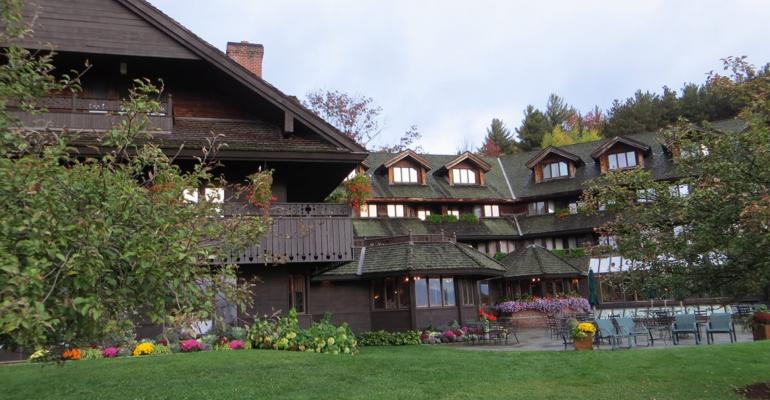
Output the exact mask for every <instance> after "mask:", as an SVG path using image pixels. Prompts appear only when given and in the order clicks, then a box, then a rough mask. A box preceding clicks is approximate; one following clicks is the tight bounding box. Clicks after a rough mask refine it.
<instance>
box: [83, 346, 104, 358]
mask: <svg viewBox="0 0 770 400" xmlns="http://www.w3.org/2000/svg"><path fill="white" fill-rule="evenodd" d="M80 354H81V357H82V358H83V359H84V360H97V359H100V358H102V351H101V350H99V349H85V350H83V351H81V352H80Z"/></svg>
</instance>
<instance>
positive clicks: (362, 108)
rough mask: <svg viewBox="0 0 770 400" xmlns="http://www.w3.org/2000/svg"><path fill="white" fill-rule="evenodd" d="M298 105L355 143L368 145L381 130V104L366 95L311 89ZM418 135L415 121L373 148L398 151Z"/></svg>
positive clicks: (411, 145)
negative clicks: (392, 140)
mask: <svg viewBox="0 0 770 400" xmlns="http://www.w3.org/2000/svg"><path fill="white" fill-rule="evenodd" d="M302 105H303V106H305V107H306V108H308V109H309V110H310V111H313V112H314V113H316V115H318V116H319V117H321V118H323V119H324V120H326V122H328V123H330V124H331V125H333V126H334V127H335V128H337V129H339V130H340V131H341V132H342V133H344V134H345V135H347V136H348V137H349V138H351V139H353V140H354V141H355V142H356V143H358V144H360V145H362V146H364V147H367V148H370V147H372V141H373V140H374V139H375V138H377V137H378V136H379V135H380V133H381V132H382V123H381V121H380V114H381V113H382V107H380V106H378V105H376V104H375V103H374V99H372V98H371V97H367V96H352V95H350V94H347V93H343V92H340V91H338V90H326V91H323V90H315V91H312V92H309V93H307V95H306V96H305V101H303V102H302ZM421 138H422V135H421V134H420V132H419V131H418V130H417V125H412V126H411V127H409V129H408V130H406V132H404V134H403V135H402V136H401V137H400V138H399V139H398V141H397V142H396V143H394V144H385V145H381V146H379V147H375V149H376V150H377V151H385V152H400V151H403V150H406V149H407V148H413V149H414V150H416V151H420V150H421V148H420V147H419V146H417V147H414V146H416V145H417V143H418V142H419V141H420V139H421Z"/></svg>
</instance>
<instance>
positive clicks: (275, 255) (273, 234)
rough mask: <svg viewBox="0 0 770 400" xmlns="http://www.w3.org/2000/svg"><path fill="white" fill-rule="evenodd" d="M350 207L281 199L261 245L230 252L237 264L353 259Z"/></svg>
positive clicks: (271, 211)
mask: <svg viewBox="0 0 770 400" xmlns="http://www.w3.org/2000/svg"><path fill="white" fill-rule="evenodd" d="M350 214H351V211H350V207H348V206H347V205H345V204H327V203H278V204H274V205H272V206H271V207H270V217H271V218H272V226H271V227H270V229H269V230H268V232H267V233H266V234H265V235H264V236H263V237H262V238H261V240H260V243H259V245H258V246H257V245H254V246H249V247H248V248H246V249H245V250H243V251H241V252H238V253H235V254H233V255H231V257H229V258H228V259H227V260H225V262H229V263H235V264H283V263H313V262H345V261H351V260H353V224H352V222H351V218H350Z"/></svg>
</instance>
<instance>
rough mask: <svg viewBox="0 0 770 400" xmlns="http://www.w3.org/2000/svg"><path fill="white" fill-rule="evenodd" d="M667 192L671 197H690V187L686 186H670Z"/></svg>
mask: <svg viewBox="0 0 770 400" xmlns="http://www.w3.org/2000/svg"><path fill="white" fill-rule="evenodd" d="M668 190H669V192H670V193H671V196H672V197H681V198H684V197H687V196H689V195H690V185H687V184H676V185H671V186H669V187H668Z"/></svg>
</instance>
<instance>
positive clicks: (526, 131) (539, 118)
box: [516, 105, 551, 151]
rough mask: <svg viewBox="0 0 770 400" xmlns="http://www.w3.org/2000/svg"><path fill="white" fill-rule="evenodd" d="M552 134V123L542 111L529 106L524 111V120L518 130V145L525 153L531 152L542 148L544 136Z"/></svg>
mask: <svg viewBox="0 0 770 400" xmlns="http://www.w3.org/2000/svg"><path fill="white" fill-rule="evenodd" d="M548 132H551V123H550V122H549V121H548V117H546V116H545V114H543V112H542V111H540V110H538V109H537V108H535V107H534V106H533V105H528V106H527V108H526V109H525V110H524V119H522V120H521V126H520V127H519V128H516V133H517V134H518V136H519V141H518V145H519V147H520V148H521V149H522V150H524V151H529V150H532V149H534V148H537V147H538V146H540V142H542V141H543V136H544V135H545V134H546V133H548Z"/></svg>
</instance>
